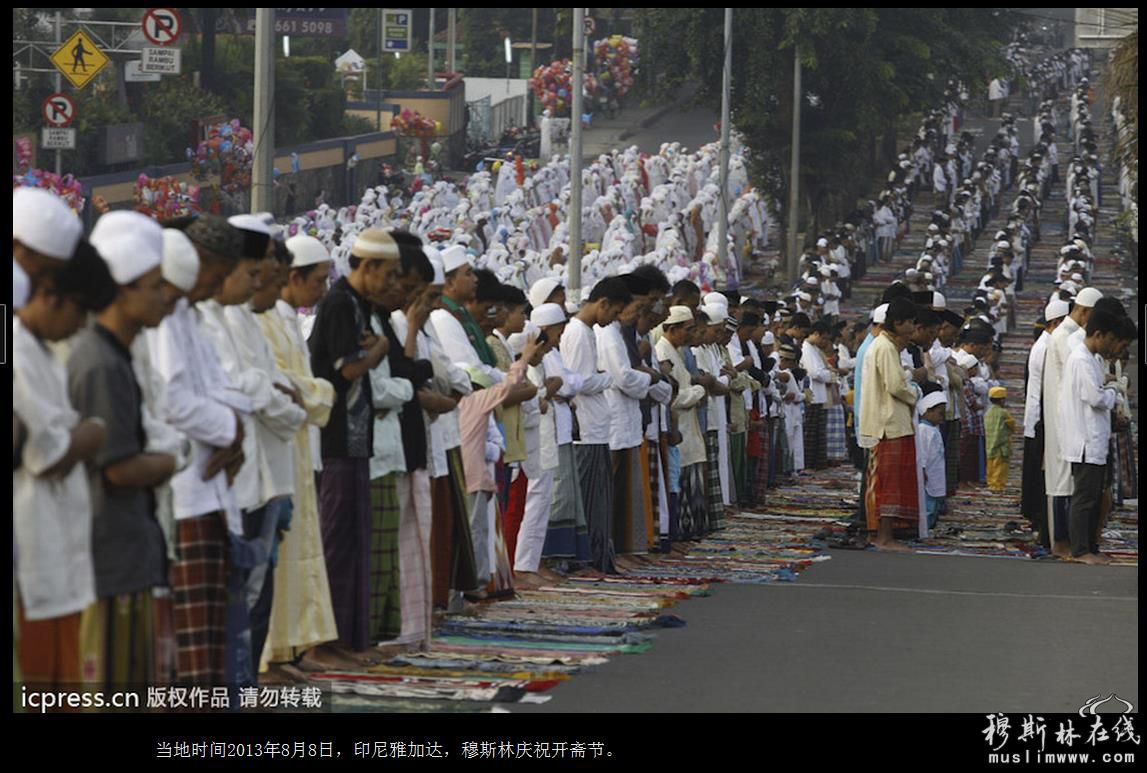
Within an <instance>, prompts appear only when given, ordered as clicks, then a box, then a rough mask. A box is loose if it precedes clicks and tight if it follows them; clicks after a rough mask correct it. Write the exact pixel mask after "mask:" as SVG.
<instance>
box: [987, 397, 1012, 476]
mask: <svg viewBox="0 0 1147 773" xmlns="http://www.w3.org/2000/svg"><path fill="white" fill-rule="evenodd" d="M1007 394H1008V391H1007V389H1005V388H1004V387H1001V386H998V387H992V388H991V389H990V390H988V398H989V399H990V400H991V401H992V405H991V407H990V408H988V410H987V413H985V414H984V436H985V442H986V443H987V455H988V488H989V489H991V490H992V491H1003V490H1004V486H1006V485H1007V482H1008V460H1009V459H1011V456H1012V434H1013V433H1014V432H1015V431H1016V420H1015V419H1014V418H1013V417H1012V416H1011V414H1009V413H1008V412H1007V410H1006V409H1005V408H1004V403H1005V402H1006V399H1007Z"/></svg>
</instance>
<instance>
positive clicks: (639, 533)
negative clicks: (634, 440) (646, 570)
mask: <svg viewBox="0 0 1147 773" xmlns="http://www.w3.org/2000/svg"><path fill="white" fill-rule="evenodd" d="M640 450H641V449H640V448H626V449H623V450H621V451H611V452H610V462H611V463H612V467H613V546H614V549H615V550H616V551H617V552H618V553H644V552H645V551H646V546H647V545H648V544H649V537H648V534H647V531H646V524H645V499H646V495H645V492H644V491H643V488H645V489H647V488H648V485H649V484H648V482H647V481H646V479H645V475H644V472H643V471H644V470H647V469H648V464H647V465H646V466H645V467H642V465H641V453H640ZM642 484H644V486H643V485H642Z"/></svg>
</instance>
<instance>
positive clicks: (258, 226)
mask: <svg viewBox="0 0 1147 773" xmlns="http://www.w3.org/2000/svg"><path fill="white" fill-rule="evenodd" d="M109 214H111V213H109ZM105 217H106V215H105ZM227 222H228V223H229V224H231V225H233V226H235V227H236V228H242V229H243V230H244V231H254V232H255V233H257V234H266V235H267V236H271V235H273V232H272V231H271V224H270V223H268V222H267V221H266V220H265V219H264V218H263V217H261V216H260V215H232V216H231V217H229V218H227ZM271 222H272V223H273V222H274V220H273V219H272V221H271Z"/></svg>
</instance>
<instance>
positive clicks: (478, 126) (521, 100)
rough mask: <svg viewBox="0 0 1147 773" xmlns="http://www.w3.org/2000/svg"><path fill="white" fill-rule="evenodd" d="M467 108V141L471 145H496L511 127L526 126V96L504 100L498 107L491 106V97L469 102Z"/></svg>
mask: <svg viewBox="0 0 1147 773" xmlns="http://www.w3.org/2000/svg"><path fill="white" fill-rule="evenodd" d="M466 107H467V109H468V110H469V111H470V123H469V125H468V126H467V127H466V139H467V141H468V142H470V143H471V144H479V145H480V144H486V143H495V142H497V141H498V140H499V139H501V137H502V133H503V132H504V131H506V129H509V128H510V127H511V126H518V127H524V126H525V125H526V97H525V96H524V95H522V96H517V97H510V98H509V99H504V100H502V101H501V102H499V103H498V104H496V105H492V104H491V99H490V97H483V98H482V99H479V100H476V101H474V102H467V103H466Z"/></svg>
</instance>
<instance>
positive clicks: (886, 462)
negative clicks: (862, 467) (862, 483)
mask: <svg viewBox="0 0 1147 773" xmlns="http://www.w3.org/2000/svg"><path fill="white" fill-rule="evenodd" d="M916 473H917V470H916V437H915V436H914V435H909V436H907V437H902V438H895V439H889V438H885V439H884V440H881V441H880V442H879V443H878V444H877V445H876V447H875V448H873V449H872V450H871V452H870V454H869V459H868V485H867V490H866V491H865V500H864V505H865V515H866V516H867V518H868V528H869V529H870V530H872V531H876V529H877V526H878V525H879V523H880V519H881V518H892V519H893V523H892V528H894V529H915V528H917V526H918V525H919V520H920V499H919V495H918V491H917V488H916V483H917V481H916Z"/></svg>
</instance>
